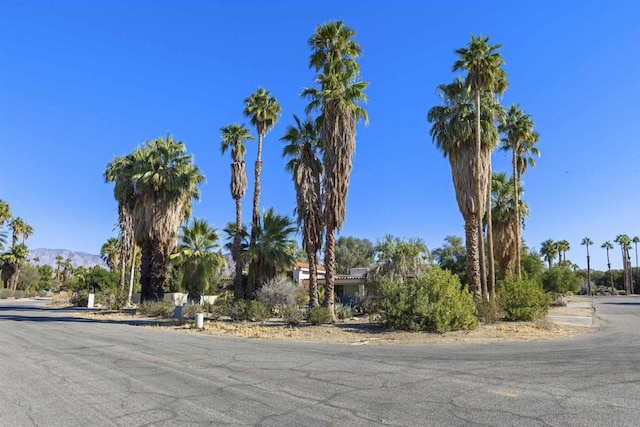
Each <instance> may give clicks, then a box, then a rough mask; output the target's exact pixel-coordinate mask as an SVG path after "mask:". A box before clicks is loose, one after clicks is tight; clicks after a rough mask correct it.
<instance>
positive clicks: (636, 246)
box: [631, 236, 640, 292]
mask: <svg viewBox="0 0 640 427" xmlns="http://www.w3.org/2000/svg"><path fill="white" fill-rule="evenodd" d="M631 242H632V243H633V244H634V246H635V252H636V274H638V271H640V270H638V243H640V237H638V236H633V239H631ZM637 283H638V281H637V280H636V286H638V285H637ZM631 291H632V292H633V288H632V289H631Z"/></svg>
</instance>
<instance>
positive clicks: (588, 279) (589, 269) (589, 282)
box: [581, 237, 593, 295]
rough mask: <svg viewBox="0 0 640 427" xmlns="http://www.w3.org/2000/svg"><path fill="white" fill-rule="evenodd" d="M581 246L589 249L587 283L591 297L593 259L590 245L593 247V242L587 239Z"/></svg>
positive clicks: (583, 240)
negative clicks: (590, 254) (590, 253)
mask: <svg viewBox="0 0 640 427" xmlns="http://www.w3.org/2000/svg"><path fill="white" fill-rule="evenodd" d="M581 245H583V246H586V247H587V283H588V284H589V295H591V294H592V292H591V257H590V256H589V245H593V240H591V239H590V238H588V237H585V238H584V239H582V243H581Z"/></svg>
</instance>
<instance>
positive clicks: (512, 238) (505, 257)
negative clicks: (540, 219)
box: [491, 172, 529, 279]
mask: <svg viewBox="0 0 640 427" xmlns="http://www.w3.org/2000/svg"><path fill="white" fill-rule="evenodd" d="M492 179H493V182H492V184H491V188H492V202H491V211H492V220H493V231H494V239H495V240H494V242H495V246H494V251H495V255H496V260H497V261H498V266H499V267H500V273H501V278H503V279H504V278H505V277H507V276H510V275H511V274H512V262H513V261H514V260H517V259H518V257H517V254H516V251H517V250H518V245H517V229H518V228H519V227H518V226H517V225H516V224H517V223H515V222H514V219H515V216H516V204H519V205H520V208H519V209H518V210H517V212H518V213H519V214H520V215H521V218H520V219H521V220H522V219H523V218H524V217H526V216H528V215H529V209H528V207H527V205H526V203H525V202H524V201H523V200H522V199H519V200H518V202H517V203H516V198H515V194H514V191H513V177H511V178H509V179H507V174H506V173H504V172H500V173H494V174H493V178H492ZM520 190H521V189H520ZM518 224H520V223H518Z"/></svg>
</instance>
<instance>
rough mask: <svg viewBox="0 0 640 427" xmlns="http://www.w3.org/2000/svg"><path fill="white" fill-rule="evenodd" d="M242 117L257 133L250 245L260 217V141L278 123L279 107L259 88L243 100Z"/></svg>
mask: <svg viewBox="0 0 640 427" xmlns="http://www.w3.org/2000/svg"><path fill="white" fill-rule="evenodd" d="M244 104H245V107H244V111H243V112H244V115H245V116H246V117H249V118H250V119H251V124H252V125H253V126H255V128H256V132H257V133H258V156H257V158H256V165H255V186H254V187H253V213H252V215H251V245H253V243H254V242H255V233H254V231H253V229H254V228H255V227H256V225H257V224H258V219H259V217H260V212H259V204H260V174H261V173H262V141H263V139H264V137H265V136H266V135H267V132H269V131H270V130H271V129H272V128H273V126H274V125H275V124H276V122H277V121H278V116H279V115H280V105H279V104H278V101H277V100H276V98H274V97H273V96H271V94H270V93H269V91H267V90H265V89H264V88H262V87H259V88H258V90H256V91H255V92H254V93H252V94H251V96H249V97H248V98H246V99H245V100H244Z"/></svg>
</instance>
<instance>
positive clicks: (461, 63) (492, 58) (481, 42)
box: [453, 35, 507, 289]
mask: <svg viewBox="0 0 640 427" xmlns="http://www.w3.org/2000/svg"><path fill="white" fill-rule="evenodd" d="M501 46H502V45H500V44H496V45H491V44H489V37H483V36H482V35H480V36H478V37H475V36H473V35H471V40H470V41H469V43H468V47H466V48H464V47H463V48H460V49H456V51H455V52H456V54H457V55H458V60H456V61H455V62H454V64H453V71H459V70H465V71H467V78H466V83H467V84H468V85H469V86H470V87H471V90H472V91H473V93H474V95H475V111H476V112H480V111H481V110H480V102H481V98H482V94H483V93H489V94H491V95H499V94H502V93H504V91H505V90H506V89H507V81H506V77H507V74H506V73H505V71H504V70H503V69H502V66H503V65H504V60H503V59H502V56H501V55H500V53H499V52H498V49H500V47H501ZM481 138H482V134H481V117H480V114H479V113H478V114H476V131H475V139H476V159H475V161H476V162H477V163H478V164H480V163H481V162H482V157H481ZM488 162H489V163H488V166H487V168H488V170H489V171H490V170H491V155H490V154H489V159H488ZM490 178H491V175H490V172H489V173H488V175H487V180H488V181H489V183H488V185H490V184H491V182H490ZM478 183H480V180H478ZM490 194H491V189H490V188H489V189H488V191H487V193H484V192H483V191H482V188H480V187H477V188H476V203H477V205H478V206H483V205H484V204H485V203H484V200H486V197H490V196H489V195H490ZM483 195H484V196H485V197H484V198H483ZM482 217H483V215H482V214H481V215H478V218H477V220H478V245H479V248H480V258H481V261H482V262H481V264H480V266H481V271H482V268H483V265H484V264H483V263H484V239H483V236H482V232H483V231H482V230H483V227H482ZM487 220H488V222H489V224H490V223H491V209H487ZM489 227H491V225H489ZM488 231H489V233H488V236H489V239H492V237H491V235H492V233H491V230H490V229H489V230H488ZM486 280H487V279H486V277H485V275H484V273H482V274H481V281H482V285H483V289H486V288H487V284H486V283H487V281H486ZM494 286H495V275H494V265H493V242H491V241H490V242H489V287H490V288H492V289H493V287H494Z"/></svg>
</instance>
